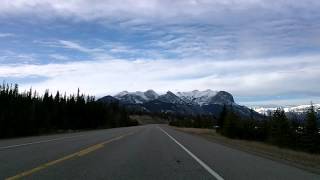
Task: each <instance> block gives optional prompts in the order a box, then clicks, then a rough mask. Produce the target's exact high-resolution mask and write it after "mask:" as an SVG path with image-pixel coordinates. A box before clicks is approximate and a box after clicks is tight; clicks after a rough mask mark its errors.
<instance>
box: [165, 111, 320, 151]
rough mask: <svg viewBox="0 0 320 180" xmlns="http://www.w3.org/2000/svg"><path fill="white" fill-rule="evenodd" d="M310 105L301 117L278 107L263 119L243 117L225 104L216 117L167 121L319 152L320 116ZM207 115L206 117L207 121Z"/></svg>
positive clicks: (174, 124) (280, 145)
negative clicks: (286, 112) (296, 116)
mask: <svg viewBox="0 0 320 180" xmlns="http://www.w3.org/2000/svg"><path fill="white" fill-rule="evenodd" d="M317 117H318V116H317V114H316V112H315V110H314V107H313V106H312V105H311V106H310V108H309V110H308V111H307V112H306V114H305V118H304V119H303V120H301V119H298V118H294V117H290V118H288V116H287V115H286V114H285V112H284V111H283V109H280V108H279V109H277V110H276V111H274V112H273V113H272V114H271V116H266V117H265V118H264V120H256V119H254V118H253V117H250V118H246V119H244V118H242V117H240V116H239V115H237V114H236V113H235V112H234V111H233V110H232V108H231V109H229V108H226V107H224V108H223V110H222V112H221V115H220V117H219V118H217V119H216V120H212V119H211V122H210V121H209V120H210V118H204V119H203V118H201V121H197V118H193V119H190V118H189V119H183V118H179V119H173V120H171V121H170V125H173V126H179V127H195V128H213V127H216V130H217V132H218V133H220V134H222V135H224V136H227V137H229V138H236V139H246V140H254V141H263V142H267V143H270V144H274V145H277V146H279V147H285V148H290V149H294V150H301V151H307V152H311V153H320V134H319V124H318V123H319V119H318V118H317ZM206 119H207V120H208V121H206Z"/></svg>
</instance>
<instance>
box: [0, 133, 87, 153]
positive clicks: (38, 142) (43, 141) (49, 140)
mask: <svg viewBox="0 0 320 180" xmlns="http://www.w3.org/2000/svg"><path fill="white" fill-rule="evenodd" d="M81 136H85V135H76V136H69V137H61V138H55V139H48V140H42V141H36V142H29V143H23V144H15V145H10V146H3V147H0V150H1V149H10V148H15V147H20V146H27V145H32V144H40V143H46V142H51V141H58V140H63V139H70V138H75V137H81Z"/></svg>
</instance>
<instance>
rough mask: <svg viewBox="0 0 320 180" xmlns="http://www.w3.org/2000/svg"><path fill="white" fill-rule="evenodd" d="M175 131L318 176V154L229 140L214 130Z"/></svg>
mask: <svg viewBox="0 0 320 180" xmlns="http://www.w3.org/2000/svg"><path fill="white" fill-rule="evenodd" d="M174 128H175V129H176V130H179V131H183V132H186V133H190V134H194V135H197V136H201V137H203V138H206V139H207V140H209V141H213V142H215V143H219V144H223V145H225V146H228V147H231V148H235V149H239V150H241V151H245V152H249V153H253V154H256V155H259V156H262V157H265V158H268V159H272V160H275V161H280V162H283V163H287V164H290V165H293V166H296V167H299V168H302V169H306V170H309V171H311V172H315V173H318V174H320V154H312V153H307V152H302V151H295V150H291V149H287V148H281V147H278V146H275V145H272V144H270V143H265V142H261V141H250V140H245V139H231V138H228V137H226V136H223V135H221V134H220V133H217V132H216V130H215V129H205V128H185V127H174Z"/></svg>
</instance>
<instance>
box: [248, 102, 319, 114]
mask: <svg viewBox="0 0 320 180" xmlns="http://www.w3.org/2000/svg"><path fill="white" fill-rule="evenodd" d="M313 106H314V108H315V111H317V112H320V104H313ZM277 108H282V109H283V110H284V111H285V112H287V113H288V112H293V113H304V112H307V111H308V109H309V108H310V104H308V105H298V106H280V107H253V108H252V109H253V110H255V111H256V112H258V113H260V114H266V115H268V114H270V113H272V112H273V111H275V110H276V109H277Z"/></svg>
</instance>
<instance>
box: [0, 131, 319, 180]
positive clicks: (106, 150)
mask: <svg viewBox="0 0 320 180" xmlns="http://www.w3.org/2000/svg"><path fill="white" fill-rule="evenodd" d="M6 178H12V179H15V178H16V179H20V178H21V179H137V180H138V179H166V180H170V179H183V180H188V179H196V180H198V179H217V178H223V179H290V180H294V179H304V180H307V179H320V175H317V174H313V173H310V172H306V171H304V170H301V169H298V168H295V167H291V166H288V165H285V164H281V163H279V162H275V161H272V160H269V159H265V158H262V157H259V156H256V155H251V154H248V153H246V152H242V151H239V150H235V149H231V148H229V147H226V146H223V145H219V144H216V143H213V142H209V141H207V140H205V139H203V138H201V137H197V136H193V135H190V134H186V133H183V132H179V131H176V130H173V129H171V128H169V127H168V126H165V125H146V126H137V127H128V128H115V129H108V130H97V131H88V132H80V133H70V134H59V135H50V136H39V137H28V138H18V139H9V140H1V141H0V179H6Z"/></svg>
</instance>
